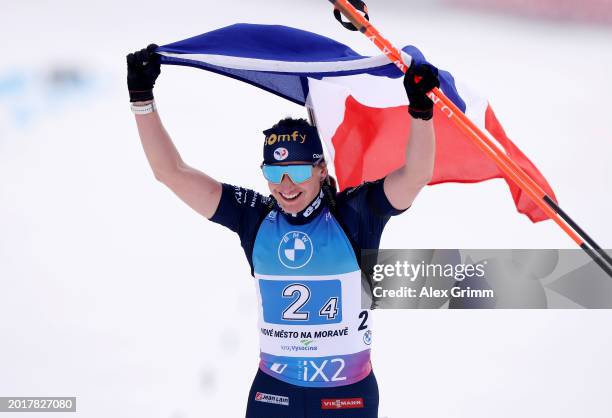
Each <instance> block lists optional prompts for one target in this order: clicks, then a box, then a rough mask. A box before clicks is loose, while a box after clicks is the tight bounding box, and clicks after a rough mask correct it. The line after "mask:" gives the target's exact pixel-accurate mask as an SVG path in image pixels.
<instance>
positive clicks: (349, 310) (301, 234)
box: [252, 207, 372, 387]
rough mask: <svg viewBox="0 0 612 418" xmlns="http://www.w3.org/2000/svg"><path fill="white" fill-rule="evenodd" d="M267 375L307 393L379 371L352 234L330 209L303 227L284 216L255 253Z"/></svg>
mask: <svg viewBox="0 0 612 418" xmlns="http://www.w3.org/2000/svg"><path fill="white" fill-rule="evenodd" d="M252 260H253V268H254V276H255V282H256V292H257V298H258V308H259V333H260V350H261V354H260V364H259V367H260V369H261V370H262V371H264V372H265V373H267V374H269V375H271V376H273V377H275V378H277V379H279V380H282V381H284V382H287V383H290V384H294V385H298V386H307V387H331V386H343V385H349V384H352V383H355V382H358V381H360V380H361V379H363V378H365V377H366V376H367V375H368V374H369V373H370V371H371V369H372V366H371V363H370V344H371V342H372V331H371V318H370V311H369V310H368V309H362V308H361V271H360V269H359V265H358V263H357V259H356V257H355V252H354V250H353V247H352V246H351V243H350V241H349V239H348V238H347V236H346V234H345V233H344V231H343V230H342V228H341V227H340V225H339V224H338V222H337V221H336V219H335V218H334V216H333V215H332V214H331V213H330V211H329V209H328V208H327V207H325V208H323V210H321V211H320V212H319V213H318V214H317V215H316V216H315V217H314V219H313V220H312V221H310V222H308V223H306V224H303V225H295V224H291V223H289V222H288V221H287V219H286V218H285V216H284V215H282V214H280V213H279V212H278V211H276V210H273V211H271V212H270V213H269V214H268V216H267V217H266V218H265V219H264V220H263V222H262V223H261V225H260V227H259V230H258V232H257V236H256V239H255V244H254V248H253V258H252Z"/></svg>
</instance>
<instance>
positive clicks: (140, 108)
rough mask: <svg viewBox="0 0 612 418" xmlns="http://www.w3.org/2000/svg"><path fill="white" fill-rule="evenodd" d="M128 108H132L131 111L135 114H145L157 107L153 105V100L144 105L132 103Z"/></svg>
mask: <svg viewBox="0 0 612 418" xmlns="http://www.w3.org/2000/svg"><path fill="white" fill-rule="evenodd" d="M130 108H131V109H132V112H133V113H134V114H135V115H147V114H149V113H153V112H155V111H156V110H157V107H156V106H155V102H151V103H149V104H146V105H135V104H134V103H132V104H131V105H130Z"/></svg>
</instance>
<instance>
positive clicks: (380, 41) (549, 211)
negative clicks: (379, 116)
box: [329, 0, 612, 277]
mask: <svg viewBox="0 0 612 418" xmlns="http://www.w3.org/2000/svg"><path fill="white" fill-rule="evenodd" d="M329 1H330V2H331V3H332V4H333V5H334V7H335V8H336V9H338V10H339V11H340V13H342V15H344V16H345V17H346V18H347V19H348V20H349V21H350V22H351V23H352V24H353V26H354V27H355V29H356V30H358V31H359V32H361V33H363V34H364V35H365V36H366V37H367V38H368V39H370V41H372V42H373V43H374V44H375V45H376V46H377V47H378V48H379V49H380V50H381V51H382V52H383V54H385V55H386V56H387V57H388V58H389V60H390V61H391V62H393V63H394V64H395V65H396V66H397V67H398V68H399V69H400V70H401V71H402V72H404V73H405V72H406V71H407V70H408V67H409V66H408V65H407V64H406V63H405V62H404V59H403V57H402V54H401V53H400V51H399V50H398V49H397V48H395V47H394V46H393V45H392V44H391V42H389V41H388V40H387V39H385V38H384V37H383V36H382V35H381V34H380V32H378V30H377V29H376V28H375V27H374V26H373V25H372V24H371V23H370V22H369V21H368V20H366V18H365V17H363V16H362V15H360V14H359V13H358V11H357V9H356V8H355V7H354V6H353V5H352V4H351V3H350V1H349V0H329ZM430 98H431V99H432V101H433V102H434V104H435V105H436V106H438V107H439V109H440V110H441V111H442V113H443V114H445V115H446V116H447V117H448V118H449V119H451V120H452V121H453V122H454V123H455V124H456V125H457V127H458V128H459V129H461V130H462V131H463V132H464V133H465V134H466V135H467V137H468V138H470V139H471V140H472V142H473V143H474V144H475V145H476V146H477V147H478V148H480V149H481V150H482V151H483V152H484V153H485V154H487V155H488V156H489V157H490V158H491V159H492V160H493V161H494V162H495V164H496V165H497V166H498V168H499V169H500V170H501V171H503V172H504V173H505V174H506V175H507V176H508V177H509V178H510V179H511V180H512V181H513V182H514V183H516V184H517V185H518V186H519V187H520V188H521V190H523V191H524V192H525V193H527V195H528V196H529V197H530V198H531V199H532V201H533V202H534V203H535V204H536V205H538V207H539V208H540V209H542V211H543V212H544V213H545V214H546V215H547V216H548V217H549V218H550V219H552V220H553V221H554V222H555V223H557V225H559V227H561V229H562V230H563V231H564V232H565V233H566V234H567V235H568V236H569V237H570V238H571V239H572V240H573V241H574V242H575V243H576V244H578V246H580V247H581V248H582V249H583V250H584V251H585V252H586V253H587V254H588V255H589V256H590V257H591V258H592V259H593V260H594V261H595V262H596V263H597V264H598V265H599V266H600V267H601V268H602V269H603V270H604V271H606V273H608V275H610V276H611V277H612V267H611V266H612V258H610V256H609V255H608V254H606V252H605V251H604V250H602V249H601V247H600V246H599V245H597V243H596V242H595V241H594V240H593V239H592V238H591V237H590V236H589V235H588V234H587V233H586V232H585V231H584V230H582V228H580V226H578V224H576V222H574V221H573V220H572V219H571V218H570V217H569V216H568V215H567V214H566V213H565V212H564V211H563V210H562V209H561V208H560V207H559V206H558V205H557V203H556V202H555V201H554V200H553V199H551V198H550V196H548V195H547V194H546V192H545V191H544V190H543V189H542V188H541V187H540V185H539V184H537V183H536V182H535V181H534V180H533V179H532V178H531V177H530V176H529V175H528V174H527V173H525V171H524V170H523V169H522V168H521V167H520V166H519V165H518V164H517V163H516V162H515V161H514V160H512V159H511V158H510V157H509V156H508V155H507V154H506V153H505V151H504V150H503V149H500V148H499V147H498V146H497V145H496V144H495V143H494V142H493V141H491V139H489V137H488V136H487V135H486V134H485V133H484V132H482V131H481V130H480V128H478V126H476V124H474V123H473V122H472V121H471V120H470V119H469V118H468V117H467V116H465V114H464V113H463V112H462V111H461V109H459V108H458V107H457V106H456V105H455V104H454V103H453V102H452V101H451V100H450V99H449V98H448V97H447V96H446V95H445V94H444V93H443V92H442V91H441V90H440V89H438V88H434V89H433V90H432V91H431V93H430ZM585 241H586V242H585ZM587 242H588V244H589V245H591V246H592V247H593V249H594V250H595V251H596V253H595V251H593V249H592V248H590V247H589V246H588V245H587ZM597 255H599V256H600V257H601V258H600V257H598V256H597ZM604 260H605V262H607V263H609V265H606V264H605V262H604Z"/></svg>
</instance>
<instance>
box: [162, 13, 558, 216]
mask: <svg viewBox="0 0 612 418" xmlns="http://www.w3.org/2000/svg"><path fill="white" fill-rule="evenodd" d="M156 52H157V53H158V54H160V55H161V57H162V63H163V64H173V65H185V66H191V67H197V68H201V69H204V70H207V71H212V72H215V73H218V74H222V75H225V76H228V77H232V78H234V79H237V80H240V81H244V82H247V83H249V84H252V85H254V86H256V87H259V88H261V89H263V90H265V91H268V92H270V93H274V94H276V95H279V96H281V97H283V98H285V99H287V100H290V101H292V102H295V103H298V104H300V105H303V106H306V107H307V108H308V109H309V111H310V114H311V116H313V119H314V122H316V125H317V128H318V130H319V134H320V136H321V138H322V140H323V141H324V143H325V145H326V148H327V152H328V154H329V157H331V160H332V161H333V165H334V169H335V174H336V176H337V179H338V183H339V186H340V189H341V190H342V189H345V188H347V187H351V186H356V185H358V184H360V183H362V182H364V181H370V180H376V179H379V178H382V177H384V176H386V175H387V174H389V173H390V172H391V171H393V170H395V169H396V168H399V167H401V166H402V165H403V164H404V155H405V153H404V150H405V147H406V144H407V141H408V134H409V132H410V117H409V114H408V109H407V108H408V99H407V97H406V93H405V91H404V88H403V86H402V77H403V73H402V72H401V71H400V70H399V69H398V68H397V67H396V66H395V65H394V64H392V63H391V62H390V61H389V60H388V58H387V57H386V56H384V55H380V56H376V57H366V56H362V55H359V54H358V53H356V52H355V51H353V50H352V49H350V48H349V47H348V46H346V45H344V44H341V43H339V42H336V41H334V40H333V39H330V38H327V37H324V36H321V35H318V34H315V33H312V32H307V31H303V30H299V29H295V28H290V27H286V26H279V25H253V24H235V25H232V26H228V27H225V28H221V29H218V30H215V31H212V32H208V33H205V34H202V35H199V36H196V37H193V38H189V39H185V40H182V41H178V42H174V43H171V44H168V45H164V46H162V47H160V48H159V49H158V50H157V51H156ZM402 54H403V57H404V61H405V62H406V63H407V64H408V65H410V64H411V63H423V62H427V61H426V59H425V57H424V56H423V54H422V53H421V52H420V51H419V50H418V49H417V48H416V47H414V46H407V47H405V48H403V49H402ZM434 65H435V64H434ZM440 89H441V90H442V91H443V92H444V94H446V96H448V97H449V99H451V100H452V101H453V103H455V105H457V106H458V107H459V108H460V109H461V111H463V112H464V113H465V114H466V116H468V117H469V118H470V119H471V120H472V121H473V122H474V123H475V124H476V125H477V126H478V127H479V128H480V129H481V130H483V131H485V132H487V133H488V134H489V137H490V138H491V139H492V140H494V141H495V142H496V143H497V144H498V145H499V146H500V147H501V148H502V149H503V150H504V151H505V153H506V154H507V155H508V156H510V157H511V158H512V159H513V160H514V161H515V162H516V163H517V164H518V165H519V166H520V167H521V168H522V169H523V170H524V171H525V172H526V173H527V174H529V175H530V177H531V178H532V179H533V180H535V181H536V182H537V183H538V184H539V185H540V187H542V189H543V190H544V191H546V192H547V193H548V195H549V196H550V197H551V198H553V199H555V197H554V193H553V191H552V189H551V187H550V186H549V184H548V182H547V181H546V179H545V178H544V176H543V175H542V174H541V173H540V172H539V171H538V169H537V168H536V167H535V165H534V164H533V163H532V162H531V161H529V159H528V158H527V157H526V156H525V154H523V153H522V152H521V150H520V149H519V148H518V147H517V146H516V145H515V144H514V143H512V141H510V139H508V137H507V136H506V133H505V132H504V129H503V128H502V126H501V124H500V123H499V121H498V120H497V118H496V116H495V113H494V112H493V110H492V109H491V107H490V106H489V103H488V102H487V100H486V99H485V98H483V97H482V96H480V95H478V94H477V93H476V92H474V91H473V90H471V89H470V88H469V87H468V86H466V85H464V84H462V83H461V82H460V81H458V80H455V79H454V77H453V76H452V75H451V73H450V72H448V71H444V70H442V69H440ZM439 112H441V111H440V110H439V109H438V108H437V107H436V109H435V113H434V125H435V131H436V160H435V167H434V176H433V179H432V181H431V183H430V185H434V184H439V183H446V182H459V183H474V182H480V181H484V180H489V179H493V178H504V179H505V181H506V182H507V183H508V186H509V188H510V192H511V194H512V198H513V200H514V202H515V205H516V207H517V210H518V211H519V212H520V213H523V214H525V215H527V216H528V217H529V219H531V220H532V221H533V222H538V221H542V220H545V219H548V217H547V216H546V215H545V214H544V212H542V211H541V210H540V209H539V208H538V207H537V205H535V204H534V203H533V202H532V201H531V199H530V198H529V197H528V196H527V195H526V194H525V193H523V192H522V190H521V189H520V188H518V187H517V186H516V185H515V184H514V183H513V182H512V180H510V179H509V178H507V177H506V176H505V175H504V174H503V172H502V171H500V170H499V169H498V168H497V166H496V165H495V163H494V162H493V161H492V160H490V159H489V158H488V157H487V156H486V155H485V154H484V153H483V152H482V151H481V150H480V149H478V148H477V147H476V145H474V144H473V143H472V142H471V140H470V139H469V138H467V137H466V136H465V134H464V133H463V132H461V131H460V130H459V129H458V128H457V127H456V126H455V125H454V124H453V122H452V121H451V120H450V119H449V118H448V117H446V116H445V115H442V114H439ZM555 200H556V199H555Z"/></svg>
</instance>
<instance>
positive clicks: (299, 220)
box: [276, 190, 327, 225]
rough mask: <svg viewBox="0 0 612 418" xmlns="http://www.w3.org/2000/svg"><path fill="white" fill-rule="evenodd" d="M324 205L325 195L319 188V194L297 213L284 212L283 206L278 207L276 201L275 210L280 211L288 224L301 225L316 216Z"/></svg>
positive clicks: (325, 204)
mask: <svg viewBox="0 0 612 418" xmlns="http://www.w3.org/2000/svg"><path fill="white" fill-rule="evenodd" d="M325 206H327V203H326V201H325V195H324V194H323V190H320V191H319V194H318V195H317V196H316V197H315V198H314V199H313V200H312V202H310V204H309V205H308V206H306V208H305V209H304V210H302V211H300V212H298V213H295V214H294V213H287V212H285V211H284V210H283V208H281V207H280V205H279V204H278V202H277V203H276V210H278V211H279V212H280V213H282V214H283V216H284V217H285V219H287V221H288V222H289V223H290V224H294V225H303V224H305V223H308V222H310V221H311V220H313V219H314V218H316V217H317V215H318V214H319V213H321V211H322V210H323V208H324V207H325Z"/></svg>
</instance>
